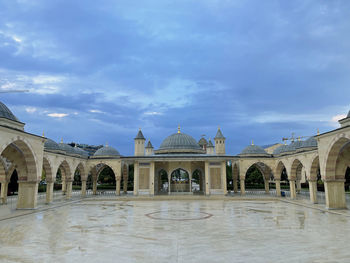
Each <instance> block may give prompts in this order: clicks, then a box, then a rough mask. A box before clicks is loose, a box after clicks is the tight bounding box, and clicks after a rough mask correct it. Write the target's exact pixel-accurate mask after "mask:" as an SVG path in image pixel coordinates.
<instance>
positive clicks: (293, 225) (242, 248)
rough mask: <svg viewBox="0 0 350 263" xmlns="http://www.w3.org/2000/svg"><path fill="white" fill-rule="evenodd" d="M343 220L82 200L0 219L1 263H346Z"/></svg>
mask: <svg viewBox="0 0 350 263" xmlns="http://www.w3.org/2000/svg"><path fill="white" fill-rule="evenodd" d="M348 218H349V214H348V212H347V211H344V213H341V212H339V210H338V212H334V213H333V212H332V211H328V212H327V210H322V209H318V208H317V207H316V206H314V207H313V208H311V207H307V206H304V205H302V203H300V204H299V205H296V204H293V203H289V202H284V201H279V200H273V199H270V200H268V199H266V200H265V199H264V200H258V199H252V200H230V199H222V200H219V199H218V200H215V199H207V198H198V199H197V200H191V199H189V200H161V199H159V200H148V201H147V200H141V199H135V200H130V199H126V200H118V199H110V200H109V199H108V198H103V197H95V198H90V199H89V198H86V199H83V200H75V201H73V202H70V203H65V204H63V205H61V206H58V207H55V208H51V209H48V210H40V209H38V211H35V212H34V213H31V214H27V215H23V216H18V217H15V218H12V219H3V220H2V223H1V224H0V258H1V261H2V262H33V261H35V262H49V261H50V262H98V261H100V262H102V261H103V262H348V261H349V257H350V251H349V250H348V247H349V244H348V243H347V240H348V237H349V235H350V222H349V220H348Z"/></svg>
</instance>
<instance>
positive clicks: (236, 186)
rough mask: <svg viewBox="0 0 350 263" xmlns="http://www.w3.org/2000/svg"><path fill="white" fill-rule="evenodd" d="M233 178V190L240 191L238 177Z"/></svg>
mask: <svg viewBox="0 0 350 263" xmlns="http://www.w3.org/2000/svg"><path fill="white" fill-rule="evenodd" d="M232 178H233V191H234V192H235V193H238V182H237V177H235V176H234V177H232Z"/></svg>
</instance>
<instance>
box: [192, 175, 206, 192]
mask: <svg viewBox="0 0 350 263" xmlns="http://www.w3.org/2000/svg"><path fill="white" fill-rule="evenodd" d="M204 182H205V178H204V174H203V173H202V171H201V170H199V169H196V170H194V172H193V174H192V192H193V194H204Z"/></svg>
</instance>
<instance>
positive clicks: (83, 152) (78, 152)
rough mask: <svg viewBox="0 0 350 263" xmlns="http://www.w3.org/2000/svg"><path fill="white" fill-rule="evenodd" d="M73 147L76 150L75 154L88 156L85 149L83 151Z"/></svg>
mask: <svg viewBox="0 0 350 263" xmlns="http://www.w3.org/2000/svg"><path fill="white" fill-rule="evenodd" d="M73 149H74V151H75V152H76V154H78V155H80V156H83V157H88V156H89V153H88V152H87V151H84V150H83V149H81V148H80V147H73Z"/></svg>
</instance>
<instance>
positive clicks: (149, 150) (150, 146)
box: [146, 140, 153, 156]
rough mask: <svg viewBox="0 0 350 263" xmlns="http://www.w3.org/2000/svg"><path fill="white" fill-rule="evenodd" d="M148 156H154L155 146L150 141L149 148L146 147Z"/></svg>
mask: <svg viewBox="0 0 350 263" xmlns="http://www.w3.org/2000/svg"><path fill="white" fill-rule="evenodd" d="M146 155H147V156H149V155H153V145H152V143H151V141H150V140H148V143H147V146H146Z"/></svg>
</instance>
